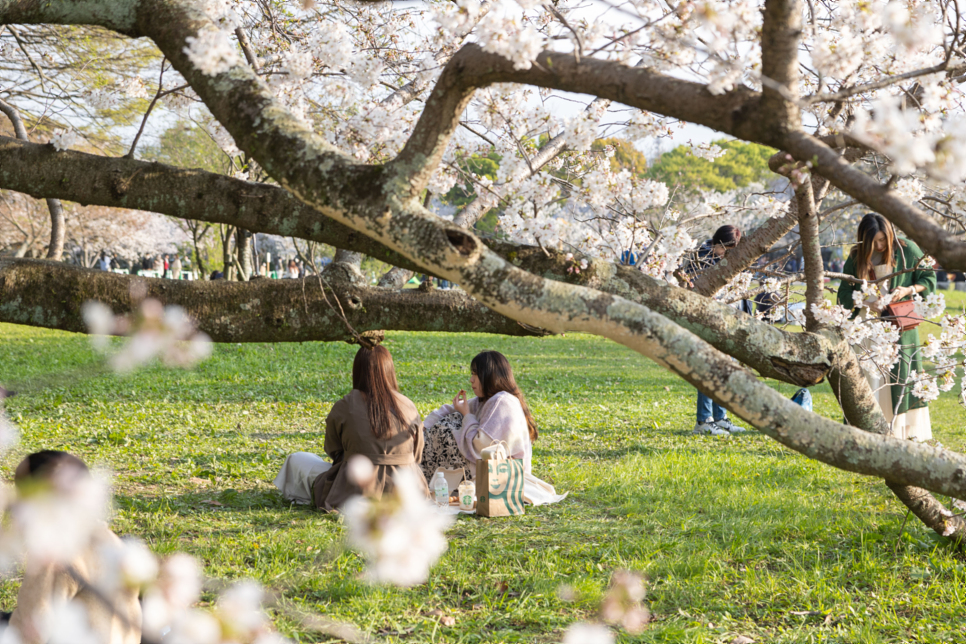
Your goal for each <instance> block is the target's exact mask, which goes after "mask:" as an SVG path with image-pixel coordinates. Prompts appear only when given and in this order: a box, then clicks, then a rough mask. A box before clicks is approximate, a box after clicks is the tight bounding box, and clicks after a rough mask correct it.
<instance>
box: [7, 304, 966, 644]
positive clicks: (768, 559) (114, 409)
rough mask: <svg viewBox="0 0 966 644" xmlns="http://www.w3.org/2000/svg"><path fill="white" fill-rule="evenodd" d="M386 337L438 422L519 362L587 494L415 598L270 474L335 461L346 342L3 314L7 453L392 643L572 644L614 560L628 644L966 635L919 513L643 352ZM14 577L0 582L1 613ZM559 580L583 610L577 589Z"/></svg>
mask: <svg viewBox="0 0 966 644" xmlns="http://www.w3.org/2000/svg"><path fill="white" fill-rule="evenodd" d="M950 300H951V302H950V303H951V305H953V306H959V304H960V303H959V302H958V301H955V300H954V298H950ZM387 346H388V347H389V349H390V350H391V351H392V352H393V354H394V356H395V360H396V367H397V370H398V373H399V377H400V382H401V385H402V387H403V391H404V393H406V394H407V395H408V396H410V397H411V398H412V399H413V400H414V401H415V402H416V404H417V406H418V407H419V409H420V411H421V412H423V413H424V414H425V413H427V412H429V411H430V410H431V409H433V408H434V407H435V406H436V405H438V404H439V403H441V402H444V401H448V400H449V399H451V398H452V396H453V394H454V393H455V392H456V391H457V390H458V389H459V388H461V387H464V388H468V387H467V380H468V363H469V360H470V358H471V357H472V356H473V355H474V354H475V353H476V352H477V351H479V350H482V349H497V350H499V351H502V352H504V353H505V354H507V355H508V356H509V358H510V360H511V362H512V364H513V365H514V368H515V370H516V372H517V375H518V379H519V381H520V383H521V386H522V387H523V389H524V391H525V392H526V394H527V396H528V398H529V400H530V403H531V406H532V407H533V410H534V413H535V416H536V419H537V422H538V423H539V425H540V429H541V437H540V440H539V441H538V442H537V443H536V445H535V453H534V463H535V465H534V470H535V473H536V474H537V475H538V476H540V477H542V478H545V479H547V480H549V481H551V482H553V483H554V484H555V485H556V486H557V489H558V491H569V492H570V497H569V498H568V499H567V500H565V501H564V502H563V503H560V504H559V505H555V506H551V507H541V508H536V509H532V510H529V511H528V512H527V514H526V516H524V517H518V518H513V519H478V518H476V517H469V516H463V517H460V519H459V520H458V522H457V523H456V525H455V526H454V527H453V528H452V530H451V531H450V535H449V536H450V539H451V540H450V549H449V551H448V552H447V553H446V555H445V556H444V557H443V559H442V560H441V562H440V563H439V564H438V565H437V566H436V567H435V568H434V570H433V573H432V575H431V578H430V581H429V582H428V583H426V584H424V585H422V586H419V587H416V588H414V589H410V590H399V589H394V588H379V587H375V588H374V587H370V586H367V585H366V584H364V583H363V582H361V581H360V580H359V573H360V571H361V569H362V562H361V560H360V558H359V557H358V556H357V555H356V554H354V553H352V552H350V551H344V550H342V548H341V546H342V542H343V529H342V526H341V524H340V521H339V518H338V517H336V516H331V515H328V516H326V515H322V514H319V513H317V512H315V511H312V510H308V509H305V508H301V507H293V506H290V505H289V504H288V503H286V502H284V501H283V500H282V499H281V498H280V496H279V495H278V494H277V493H276V491H275V490H274V488H273V487H272V485H271V483H270V481H271V479H272V478H273V477H274V475H275V473H276V472H277V470H278V468H279V467H280V465H281V463H282V461H283V459H284V457H285V455H286V454H288V453H289V452H292V451H296V450H308V451H318V452H321V449H322V439H323V432H324V419H325V415H326V413H327V411H328V409H329V407H330V406H331V404H332V403H333V402H334V401H335V400H337V399H338V398H340V397H341V396H342V395H343V394H344V393H345V392H346V391H347V390H348V389H349V387H350V378H349V369H350V365H351V358H352V356H353V354H354V348H353V347H350V346H346V345H342V344H329V345H324V344H300V345H276V346H271V345H220V346H218V347H217V348H216V350H215V354H214V356H213V357H212V358H211V359H210V360H208V361H207V362H206V363H204V364H203V365H202V366H201V367H200V368H198V369H197V370H195V371H191V372H184V371H174V370H165V369H161V368H150V369H146V370H144V371H141V372H139V373H137V374H136V375H134V376H128V377H118V376H114V375H110V374H105V373H103V372H102V371H101V370H100V369H99V368H98V366H97V359H96V357H95V355H94V353H93V352H92V350H91V349H90V348H89V344H88V342H87V340H86V338H84V337H81V336H76V335H71V334H67V333H60V332H50V331H43V330H37V329H31V328H27V327H18V326H11V325H0V365H2V370H0V382H2V383H4V384H7V385H14V386H15V387H18V388H20V389H21V391H22V394H21V395H20V396H18V397H16V398H14V399H12V400H10V401H9V405H8V409H9V412H10V414H11V416H12V417H13V419H14V420H15V421H16V422H17V423H18V424H19V426H20V427H21V430H22V433H23V440H22V442H21V444H20V446H19V447H17V448H16V449H15V451H14V452H13V453H11V454H8V455H7V456H6V457H4V459H3V460H2V462H0V465H2V467H3V470H4V474H5V475H7V476H9V475H10V473H11V467H12V466H13V465H14V464H15V463H16V461H17V460H18V459H19V458H20V457H21V456H22V455H23V454H25V453H27V452H29V451H32V450H35V449H38V448H60V449H66V450H70V451H73V452H75V453H77V454H79V455H80V456H82V457H83V458H85V459H87V460H88V461H90V462H95V463H100V464H103V465H106V466H108V467H110V468H112V469H113V471H114V472H115V475H116V479H115V480H116V514H115V518H114V527H115V530H116V531H118V532H119V533H125V534H134V535H138V536H140V537H142V538H144V539H145V540H146V541H147V542H148V543H149V544H150V546H151V547H152V548H153V549H154V550H156V551H157V552H159V553H162V554H163V553H169V552H173V551H177V550H183V551H187V552H189V553H192V554H194V555H196V556H197V557H199V558H200V559H201V560H202V561H203V562H204V565H205V567H206V571H207V573H208V574H209V575H211V576H212V577H217V578H225V579H234V578H242V577H254V578H256V579H258V580H259V581H260V582H262V583H263V584H265V585H266V586H268V587H270V588H273V589H275V590H277V591H278V592H279V593H281V595H282V597H283V600H282V604H283V606H284V607H287V608H295V609H303V610H310V611H314V612H320V613H323V614H326V615H328V616H330V617H333V618H336V619H340V620H345V621H348V622H351V623H353V624H355V625H356V626H358V627H359V628H360V629H362V630H363V631H365V632H366V633H368V634H370V635H371V636H372V637H373V640H374V641H378V642H559V641H560V638H561V634H562V631H563V629H564V628H566V626H567V625H568V624H570V623H571V622H573V621H576V620H580V619H588V618H592V617H593V615H594V613H595V610H596V607H597V603H598V602H599V600H600V598H601V596H602V594H603V592H604V590H605V588H606V585H607V582H608V579H609V576H610V574H611V572H612V571H613V570H615V569H618V568H628V569H632V570H637V571H640V572H641V573H643V574H644V575H645V576H646V578H647V588H648V593H647V603H648V604H649V606H650V607H651V609H652V611H653V613H654V615H655V621H654V622H653V623H652V624H651V625H650V626H649V627H648V628H647V629H646V630H645V631H644V632H643V633H642V634H640V635H637V636H629V635H627V634H626V633H621V634H620V635H619V641H621V642H725V643H727V642H730V641H731V640H732V639H733V638H734V637H735V636H736V635H738V634H741V635H746V636H749V637H751V638H753V639H754V640H756V641H767V642H849V643H860V642H908V641H919V642H951V641H962V640H963V639H966V622H964V621H963V611H964V595H966V587H964V585H963V581H964V579H966V565H964V562H963V560H962V559H961V558H959V557H957V556H955V555H954V554H953V553H952V552H950V550H949V548H948V547H947V546H946V544H945V543H944V540H943V539H941V538H938V537H936V536H934V535H933V534H932V533H931V532H929V531H928V530H926V529H924V528H923V527H922V526H921V525H919V524H917V523H916V521H915V520H910V521H909V522H908V523H907V524H906V525H905V527H904V530H901V529H900V528H901V527H902V525H903V519H904V516H905V512H904V511H903V510H904V509H903V508H902V506H901V505H900V504H899V503H898V502H897V501H895V500H894V499H893V498H892V497H891V495H890V493H889V492H888V491H887V489H886V488H885V487H884V485H883V484H882V483H881V482H880V481H876V480H873V479H868V478H862V477H859V476H856V475H852V474H846V473H843V472H840V471H837V470H834V469H832V468H829V467H826V466H824V465H820V464H818V463H815V462H811V461H808V460H806V459H804V458H802V457H800V456H798V455H797V454H796V453H794V452H791V451H789V450H787V449H785V448H783V447H781V446H780V445H778V444H777V443H775V442H774V441H772V440H770V439H768V438H766V437H764V436H762V435H760V434H757V433H755V432H749V434H747V435H744V436H740V437H731V438H711V437H699V436H693V435H691V433H690V432H691V427H692V425H693V423H694V393H693V391H692V390H691V389H690V388H689V387H688V386H687V385H686V384H685V383H683V382H682V381H680V380H677V379H676V378H674V377H673V376H671V375H670V374H668V373H666V372H664V371H663V370H661V369H660V368H658V367H656V366H654V365H653V364H651V363H649V362H648V361H646V360H644V359H643V358H641V357H640V356H638V355H636V354H634V353H632V352H630V351H628V350H626V349H624V348H622V347H620V346H617V345H615V344H613V343H611V342H608V341H604V340H601V339H598V338H593V337H589V336H570V335H568V336H566V337H550V338H542V339H511V338H500V337H492V336H483V335H471V334H467V335H462V336H459V337H457V336H449V335H434V334H406V333H392V334H389V339H388V344H387ZM775 386H776V388H777V389H778V390H779V391H781V392H782V393H784V394H786V395H790V394H791V393H793V391H794V389H793V388H792V387H790V386H786V385H775ZM955 392H956V390H954V391H953V392H952V393H950V394H947V395H944V396H943V398H942V399H941V400H940V401H938V402H937V403H935V404H934V405H933V406H932V418H933V428H934V432H935V434H936V436H937V438H938V439H939V440H941V441H942V442H943V443H944V444H945V445H947V446H950V447H953V448H955V449H962V447H963V445H964V442H966V432H964V429H963V420H964V418H966V412H964V411H963V410H962V408H960V407H959V406H958V405H957V403H956V399H955ZM813 393H814V396H815V405H816V411H818V412H819V413H822V414H824V415H827V416H829V417H832V418H836V417H838V414H837V413H836V408H835V405H834V402H833V399H832V396H831V394H830V392H829V391H828V389H827V387H825V386H821V387H816V388H814V391H813ZM18 583H19V582H18V580H17V579H10V580H7V581H4V582H2V583H0V604H2V607H3V608H4V609H9V608H10V607H11V606H12V604H13V603H14V598H15V594H16V589H17V586H18ZM562 585H568V586H570V587H572V588H573V589H575V590H576V595H577V598H576V600H573V601H565V600H564V599H561V598H560V596H559V594H558V589H559V588H560V587H561V586H562ZM437 609H439V610H442V611H443V612H444V613H445V614H446V615H449V616H452V617H453V618H455V625H454V626H443V625H441V622H440V618H439V614H438V613H436V614H430V613H431V611H435V610H437ZM276 623H277V625H278V628H279V629H280V630H281V631H282V632H283V633H284V634H286V635H288V636H291V637H294V638H296V639H299V640H300V641H330V640H327V639H326V638H325V637H323V636H320V635H318V634H312V633H306V632H299V630H298V626H297V625H296V623H295V622H294V621H292V620H291V619H289V618H288V617H286V616H284V615H276Z"/></svg>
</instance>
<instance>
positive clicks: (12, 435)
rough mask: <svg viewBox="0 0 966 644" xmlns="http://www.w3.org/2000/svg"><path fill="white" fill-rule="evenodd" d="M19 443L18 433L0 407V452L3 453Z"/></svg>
mask: <svg viewBox="0 0 966 644" xmlns="http://www.w3.org/2000/svg"><path fill="white" fill-rule="evenodd" d="M18 442H20V431H19V430H18V429H17V426H16V425H14V423H13V421H11V420H10V418H9V417H8V416H7V412H6V410H4V409H3V407H2V406H0V452H5V451H6V450H8V449H10V448H11V447H13V446H14V445H16V444H17V443H18Z"/></svg>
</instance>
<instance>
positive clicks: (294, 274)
mask: <svg viewBox="0 0 966 644" xmlns="http://www.w3.org/2000/svg"><path fill="white" fill-rule="evenodd" d="M285 277H288V278H290V279H298V277H299V265H298V262H296V261H295V260H294V259H290V260H288V271H287V272H286V273H285Z"/></svg>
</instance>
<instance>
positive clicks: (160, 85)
mask: <svg viewBox="0 0 966 644" xmlns="http://www.w3.org/2000/svg"><path fill="white" fill-rule="evenodd" d="M166 60H167V56H165V57H163V58H162V59H161V73H160V74H159V75H158V91H156V92H155V93H154V98H152V99H151V103H150V104H149V105H148V109H147V110H146V111H145V112H144V118H142V119H141V127H139V128H138V133H137V134H135V135H134V140H133V141H131V149H130V150H128V151H127V154H125V155H124V158H125V159H133V158H134V151H135V150H136V149H137V147H138V141H140V140H141V135H142V134H144V126H145V125H147V123H148V117H149V116H151V110H153V109H154V106H155V105H156V104H157V102H158V99H159V98H161V96H162V95H163V92H164V63H165V61H166Z"/></svg>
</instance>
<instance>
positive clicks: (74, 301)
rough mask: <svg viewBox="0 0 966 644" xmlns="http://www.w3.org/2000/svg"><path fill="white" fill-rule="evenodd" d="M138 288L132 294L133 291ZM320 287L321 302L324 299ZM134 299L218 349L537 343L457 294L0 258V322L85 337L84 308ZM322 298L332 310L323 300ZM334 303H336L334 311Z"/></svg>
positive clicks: (129, 307) (527, 330) (120, 307)
mask: <svg viewBox="0 0 966 644" xmlns="http://www.w3.org/2000/svg"><path fill="white" fill-rule="evenodd" d="M134 286H137V288H133V289H132V287H134ZM323 287H324V288H325V296H323ZM132 292H134V293H140V292H143V293H145V294H146V295H147V296H148V297H153V298H156V299H158V300H160V301H161V302H162V303H164V304H167V305H171V304H176V305H178V306H181V307H182V308H184V309H185V310H186V311H187V312H188V314H189V315H190V316H191V317H192V318H193V319H194V320H195V321H196V323H197V324H198V326H199V328H200V329H201V330H202V331H204V332H205V333H207V334H208V335H209V336H211V338H212V339H213V340H214V341H215V342H309V341H321V342H334V341H351V340H352V339H353V336H352V334H351V333H350V332H349V331H348V329H347V327H346V325H345V323H344V321H343V320H342V318H341V316H340V314H339V308H340V307H339V304H341V310H342V311H344V312H345V315H346V318H347V320H348V322H349V324H351V325H352V327H353V328H354V329H355V330H356V331H358V332H360V333H361V332H363V331H370V330H389V329H394V330H400V331H402V330H406V331H449V332H457V331H475V332H479V333H499V334H502V335H520V336H525V335H541V333H540V332H539V331H538V330H535V329H533V328H532V327H524V326H522V325H520V324H518V323H517V322H514V321H513V320H510V319H508V318H506V317H504V316H502V315H499V314H498V313H495V312H493V311H491V310H490V309H488V308H486V307H485V306H483V305H482V304H480V303H479V302H477V301H475V300H473V299H472V298H470V297H468V296H466V295H465V294H463V293H460V292H458V291H421V290H416V289H409V290H404V291H390V290H387V289H379V288H368V287H365V286H358V285H352V284H347V283H345V282H338V281H329V280H327V281H326V282H325V283H323V282H322V281H321V280H320V279H319V278H318V277H314V276H312V277H307V278H305V279H301V280H295V279H286V280H268V279H254V280H252V281H249V282H228V281H224V280H219V281H215V282H201V281H198V282H192V281H178V280H165V279H153V278H147V277H134V276H128V275H119V274H116V273H110V272H106V271H96V270H90V269H85V268H78V267H76V266H69V265H65V264H61V263H55V262H48V261H43V260H30V259H0V322H10V323H13V324H29V325H31V326H40V327H46V328H49V329H60V330H62V331H74V332H78V333H86V332H87V328H86V326H85V325H84V321H83V318H82V316H81V307H82V306H83V305H84V303H85V302H87V301H89V300H96V301H99V302H103V303H104V304H107V305H108V306H109V307H111V309H112V310H113V311H114V312H115V313H127V312H131V311H134V310H136V309H137V306H138V301H139V300H138V299H135V298H134V297H133V296H132ZM326 299H328V300H329V302H328V303H327V302H326ZM336 300H338V304H336Z"/></svg>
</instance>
